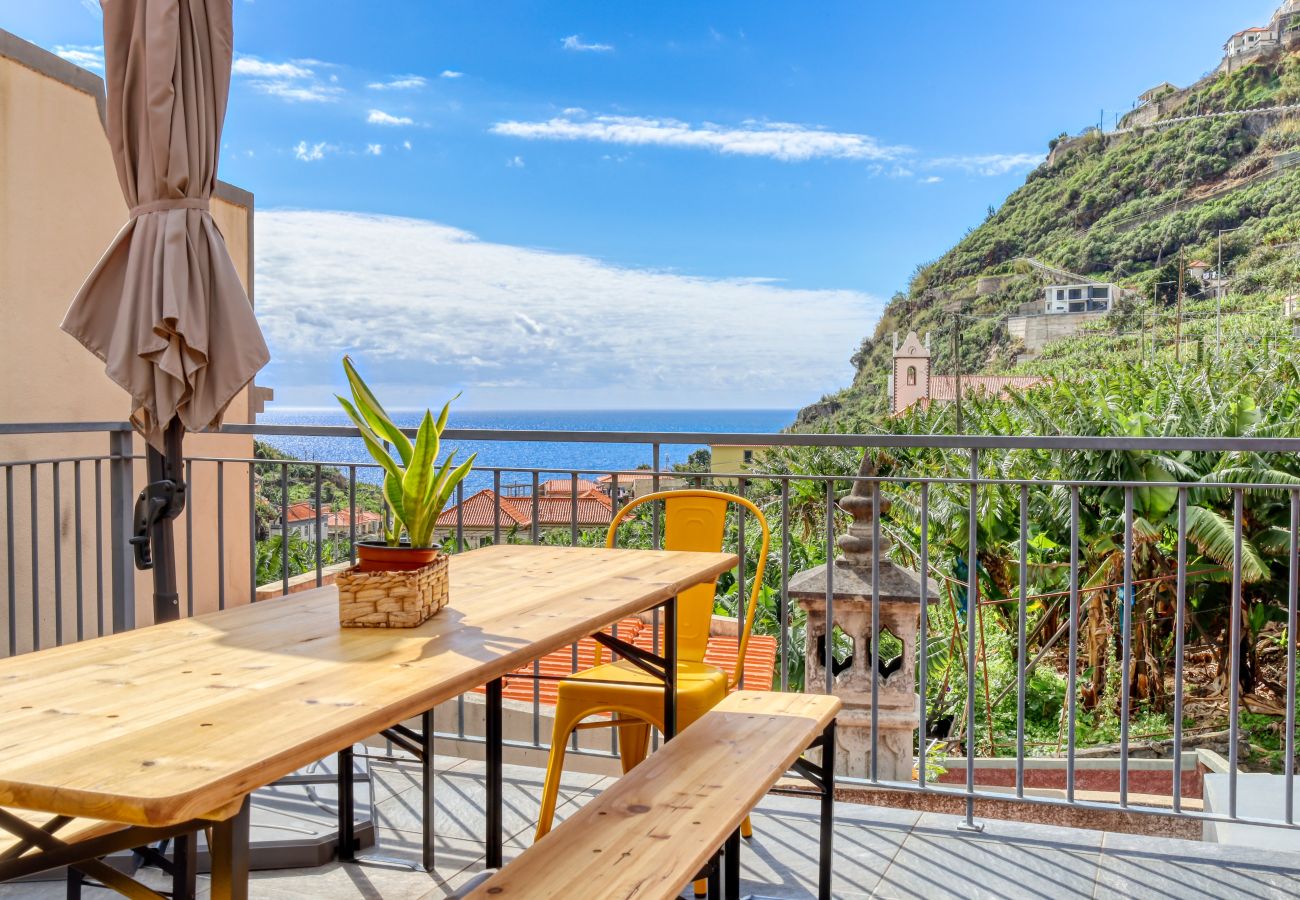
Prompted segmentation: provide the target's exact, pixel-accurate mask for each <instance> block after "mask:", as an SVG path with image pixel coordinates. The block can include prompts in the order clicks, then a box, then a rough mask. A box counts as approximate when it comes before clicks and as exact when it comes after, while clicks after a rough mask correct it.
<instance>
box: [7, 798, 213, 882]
mask: <svg viewBox="0 0 1300 900" xmlns="http://www.w3.org/2000/svg"><path fill="white" fill-rule="evenodd" d="M146 837H156V838H157V839H158V840H174V841H175V842H176V843H175V850H176V854H175V858H172V859H169V858H167V857H165V856H164V855H162V854H160V853H157V852H156V851H152V850H151V849H150V848H148V847H141V846H139V842H140V840H141V835H140V833H139V832H135V833H131V832H130V829H129V826H127V825H124V824H121V823H119V822H106V821H103V820H100V819H85V818H68V817H66V816H52V815H50V814H48V813H37V812H30V811H28V810H21V809H0V863H6V864H7V866H8V867H9V868H11V869H13V871H14V874H13V876H12V877H23V876H25V875H35V874H37V873H38V872H43V871H48V870H49V869H52V868H58V867H60V866H67V867H68V892H67V896H68V897H70V898H71V897H79V896H81V885H82V881H83V878H84V877H85V876H90V877H92V878H94V879H95V880H96V881H98V882H99V883H100V884H102V885H104V886H105V887H108V888H110V889H112V890H115V891H117V892H118V893H120V894H123V895H124V896H127V897H139V898H144V897H160V898H161V897H163V896H164V895H162V894H159V893H157V892H154V891H150V890H149V889H147V888H144V887H143V886H142V885H140V884H139V883H138V882H136V881H135V880H134V879H133V878H132V877H131V876H130V875H128V874H126V873H123V872H120V871H118V870H117V869H115V868H113V867H112V866H110V865H109V864H108V863H107V862H104V861H103V860H102V859H101V857H106V856H109V855H111V854H113V853H117V852H119V851H122V850H132V851H135V852H136V853H145V854H148V855H149V857H148V859H147V860H146V861H147V862H150V863H153V864H156V865H159V866H160V867H161V868H163V869H164V871H167V872H168V873H169V874H171V875H172V876H173V877H172V894H171V896H172V897H173V898H174V900H184V898H193V897H194V896H195V895H196V885H195V875H196V874H197V868H196V866H195V862H196V860H195V858H194V857H195V849H196V844H195V835H194V834H193V833H178V832H177V829H175V828H171V829H155V830H154V831H152V832H151V833H149V834H147V835H146ZM41 850H43V851H45V853H43V854H40V855H39V856H38V855H37V854H36V853H35V851H41Z"/></svg>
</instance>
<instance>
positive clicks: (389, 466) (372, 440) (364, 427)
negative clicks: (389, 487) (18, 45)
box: [334, 394, 402, 484]
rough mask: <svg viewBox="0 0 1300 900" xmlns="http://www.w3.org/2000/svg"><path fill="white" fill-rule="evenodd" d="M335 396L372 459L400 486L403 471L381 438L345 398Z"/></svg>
mask: <svg viewBox="0 0 1300 900" xmlns="http://www.w3.org/2000/svg"><path fill="white" fill-rule="evenodd" d="M334 396H335V397H337V398H338V401H339V403H340V404H341V405H342V406H343V409H344V411H345V412H347V414H348V416H349V418H351V419H352V423H353V424H354V425H356V426H357V430H358V431H360V432H361V440H362V441H364V442H365V445H366V450H367V451H368V452H369V453H370V455H371V457H372V458H373V459H374V460H375V462H377V463H379V464H380V465H381V466H383V467H384V470H385V471H386V472H387V473H388V474H389V475H392V476H393V477H395V478H396V479H397V480H398V483H399V484H400V483H401V480H402V469H401V467H400V466H398V465H397V462H396V460H394V459H393V457H392V456H391V455H390V454H389V453H388V451H387V450H385V449H384V444H383V442H382V441H381V440H380V439H379V436H378V435H377V434H375V433H374V432H373V431H371V430H370V426H369V424H367V422H366V420H365V419H364V418H362V417H361V415H360V413H358V412H357V410H356V409H355V408H354V407H353V406H352V404H351V403H349V402H348V401H347V400H345V399H344V398H342V397H339V396H338V394H335V395H334Z"/></svg>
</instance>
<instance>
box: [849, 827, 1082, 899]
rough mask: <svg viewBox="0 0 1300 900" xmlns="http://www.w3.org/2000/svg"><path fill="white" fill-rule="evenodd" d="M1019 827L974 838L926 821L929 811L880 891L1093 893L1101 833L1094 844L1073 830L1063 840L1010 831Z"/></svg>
mask: <svg viewBox="0 0 1300 900" xmlns="http://www.w3.org/2000/svg"><path fill="white" fill-rule="evenodd" d="M944 818H946V819H952V818H953V817H951V816H948V817H944ZM999 824H1003V825H1005V824H1008V823H999ZM1013 830H1019V829H1004V830H1003V833H1002V834H1001V835H999V833H998V831H992V832H987V833H985V834H980V835H968V834H965V833H963V832H958V831H956V830H955V829H954V828H952V827H943V826H936V825H933V824H927V817H926V816H922V817H921V821H920V822H918V823H917V825H916V826H915V827H914V828H913V829H912V831H911V833H910V834H909V835H908V836H907V839H906V840H905V841H904V842H903V845H902V847H901V848H900V849H899V851H898V853H897V854H896V855H895V856H894V858H893V860H892V861H891V862H890V864H889V867H888V868H887V869H886V870H885V871H884V874H883V875H882V876H881V879H880V882H879V883H878V884H877V885H876V887H875V891H874V895H875V896H877V897H882V898H895V897H898V898H902V897H926V898H936V900H937V898H949V897H951V898H962V900H976V898H1022V897H1023V898H1038V897H1052V898H1054V900H1067V898H1072V900H1086V898H1091V897H1092V893H1093V887H1094V884H1095V882H1096V876H1097V867H1098V862H1099V859H1100V855H1101V854H1100V851H1099V849H1098V847H1099V845H1100V835H1097V836H1096V840H1095V843H1096V846H1093V845H1092V844H1093V841H1092V840H1091V839H1090V838H1086V837H1081V836H1075V835H1071V836H1066V838H1065V839H1064V840H1059V841H1058V840H1054V839H1053V838H1052V836H1050V835H1049V836H1045V837H1032V836H1028V835H1024V834H1021V835H1012V834H1008V833H1007V832H1009V831H1013ZM1048 831H1049V832H1050V831H1052V830H1051V829H1048ZM1082 834H1085V835H1086V834H1088V833H1086V832H1085V833H1082Z"/></svg>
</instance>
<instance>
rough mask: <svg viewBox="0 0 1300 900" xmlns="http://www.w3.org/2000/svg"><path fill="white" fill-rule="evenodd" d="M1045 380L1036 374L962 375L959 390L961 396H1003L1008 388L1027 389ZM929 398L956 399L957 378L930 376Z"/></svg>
mask: <svg viewBox="0 0 1300 900" xmlns="http://www.w3.org/2000/svg"><path fill="white" fill-rule="evenodd" d="M1045 381H1047V379H1046V378H1042V377H1039V376H1037V375H963V376H961V392H962V395H963V396H969V395H972V394H996V395H997V396H999V397H1003V398H1005V397H1006V396H1007V391H1008V389H1012V390H1017V391H1027V390H1029V389H1030V388H1032V387H1036V386H1037V385H1040V384H1042V383H1043V382H1045ZM930 399H931V400H956V399H957V378H956V377H955V376H952V375H931V376H930Z"/></svg>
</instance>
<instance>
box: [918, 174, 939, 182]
mask: <svg viewBox="0 0 1300 900" xmlns="http://www.w3.org/2000/svg"><path fill="white" fill-rule="evenodd" d="M941 181H943V179H942V178H940V177H939V176H938V175H929V176H927V177H925V178H922V179H921V184H938V183H939V182H941Z"/></svg>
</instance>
